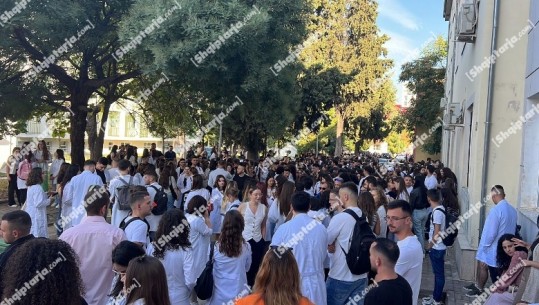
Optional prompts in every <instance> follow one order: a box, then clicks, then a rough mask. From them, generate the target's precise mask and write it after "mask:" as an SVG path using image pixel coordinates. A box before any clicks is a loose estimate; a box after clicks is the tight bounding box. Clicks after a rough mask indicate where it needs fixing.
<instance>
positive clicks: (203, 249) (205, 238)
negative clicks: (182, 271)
mask: <svg viewBox="0 0 539 305" xmlns="http://www.w3.org/2000/svg"><path fill="white" fill-rule="evenodd" d="M185 216H186V218H187V221H188V222H189V226H190V230H189V241H190V242H191V247H192V248H193V257H194V263H193V272H194V273H195V276H196V277H197V278H198V277H199V276H200V274H201V273H202V271H203V270H204V267H205V266H206V262H207V261H206V260H205V259H203V258H205V257H208V254H209V253H210V252H209V250H210V237H211V234H212V229H211V228H209V227H208V226H207V225H206V222H205V221H204V218H203V217H200V216H196V215H191V214H186V215H185Z"/></svg>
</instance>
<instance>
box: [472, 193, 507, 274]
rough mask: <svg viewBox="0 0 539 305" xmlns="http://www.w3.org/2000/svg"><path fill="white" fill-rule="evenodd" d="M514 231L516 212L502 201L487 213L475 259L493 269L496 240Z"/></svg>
mask: <svg viewBox="0 0 539 305" xmlns="http://www.w3.org/2000/svg"><path fill="white" fill-rule="evenodd" d="M516 229H517V211H516V210H515V208H514V207H513V206H511V205H510V204H509V202H507V201H506V200H505V199H503V200H502V201H500V202H498V204H496V206H495V207H493V208H492V209H491V210H490V212H489V213H488V216H487V220H486V221H485V225H484V226H483V233H482V234H481V239H480V241H479V247H478V249H477V254H476V257H475V258H476V259H477V260H478V261H480V262H483V263H485V264H487V265H489V266H491V267H495V266H496V249H497V247H496V244H497V242H498V240H499V239H500V237H501V236H502V235H503V234H515V231H516Z"/></svg>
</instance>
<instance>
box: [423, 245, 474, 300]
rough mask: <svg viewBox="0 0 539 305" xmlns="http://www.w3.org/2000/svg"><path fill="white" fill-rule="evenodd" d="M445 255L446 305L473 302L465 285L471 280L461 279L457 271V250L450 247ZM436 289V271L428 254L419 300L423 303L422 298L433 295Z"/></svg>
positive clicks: (424, 265) (424, 261)
mask: <svg viewBox="0 0 539 305" xmlns="http://www.w3.org/2000/svg"><path fill="white" fill-rule="evenodd" d="M446 253H447V254H446V256H445V286H444V297H445V299H444V300H443V302H444V304H445V305H464V304H466V303H471V302H473V300H474V298H470V297H467V296H466V290H464V288H463V287H464V286H466V285H469V284H470V283H471V282H467V281H462V280H460V278H459V276H458V273H457V262H456V260H455V251H454V248H453V247H450V248H448V249H447V251H446ZM433 289H434V273H432V268H431V265H430V260H429V257H428V255H427V256H425V258H424V260H423V275H422V276H421V290H420V291H419V302H418V304H419V305H421V299H422V298H423V297H429V296H432V290H433Z"/></svg>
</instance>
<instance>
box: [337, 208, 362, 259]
mask: <svg viewBox="0 0 539 305" xmlns="http://www.w3.org/2000/svg"><path fill="white" fill-rule="evenodd" d="M343 212H344V213H346V214H348V215H350V216H352V217H354V219H355V220H356V222H360V221H362V220H363V221H365V218H364V217H363V216H362V217H359V216H357V214H356V212H354V211H352V210H350V209H345V210H344V211H343ZM354 226H355V225H354ZM352 234H354V233H353V230H352ZM350 239H351V237H350ZM348 243H350V240H348ZM339 247H341V250H342V252H343V253H344V255H348V253H346V251H344V248H343V247H342V246H341V245H340V244H339Z"/></svg>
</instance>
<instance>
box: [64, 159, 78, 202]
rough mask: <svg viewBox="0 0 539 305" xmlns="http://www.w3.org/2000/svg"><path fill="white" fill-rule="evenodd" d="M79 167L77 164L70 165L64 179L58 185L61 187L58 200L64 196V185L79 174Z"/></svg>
mask: <svg viewBox="0 0 539 305" xmlns="http://www.w3.org/2000/svg"><path fill="white" fill-rule="evenodd" d="M79 170H80V167H79V166H78V165H77V164H71V165H70V166H69V167H68V168H67V171H66V173H65V175H64V179H62V183H60V185H61V186H62V193H61V194H60V198H62V196H63V194H64V189H65V186H66V184H67V183H68V182H69V181H71V179H72V178H73V177H75V176H76V175H78V174H79Z"/></svg>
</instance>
